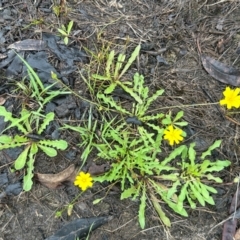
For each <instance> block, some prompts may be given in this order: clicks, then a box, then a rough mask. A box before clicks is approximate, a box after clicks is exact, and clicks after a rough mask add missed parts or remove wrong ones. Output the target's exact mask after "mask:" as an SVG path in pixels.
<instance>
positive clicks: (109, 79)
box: [92, 45, 141, 103]
mask: <svg viewBox="0 0 240 240" xmlns="http://www.w3.org/2000/svg"><path fill="white" fill-rule="evenodd" d="M139 51H140V45H138V46H137V47H136V48H135V50H134V51H133V52H132V54H131V56H130V58H129V59H128V61H127V63H126V64H125V65H124V67H123V63H124V61H125V58H126V55H124V54H122V53H120V54H119V55H118V58H117V62H116V63H115V65H114V55H115V52H114V50H112V51H111V52H110V54H109V55H108V57H107V62H106V67H105V72H104V74H103V75H99V74H92V78H93V79H95V80H100V81H101V82H103V83H108V87H107V88H106V89H105V90H104V94H110V93H112V92H113V90H114V89H115V88H116V87H117V86H119V87H121V88H122V89H123V90H124V91H126V92H127V93H129V94H130V95H131V96H132V97H133V98H134V99H135V100H137V101H138V102H139V103H141V100H140V99H139V97H138V95H137V94H136V93H135V92H134V91H132V85H133V84H132V81H121V78H122V76H123V75H124V74H125V73H126V72H127V70H128V69H129V67H130V66H131V65H132V63H133V62H134V61H135V60H136V58H137V56H138V54H139ZM122 68H123V69H122ZM121 69H122V70H121Z"/></svg>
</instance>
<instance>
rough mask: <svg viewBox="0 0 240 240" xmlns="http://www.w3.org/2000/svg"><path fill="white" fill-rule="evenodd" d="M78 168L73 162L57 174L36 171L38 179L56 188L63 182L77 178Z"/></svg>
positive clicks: (45, 184) (49, 186)
mask: <svg viewBox="0 0 240 240" xmlns="http://www.w3.org/2000/svg"><path fill="white" fill-rule="evenodd" d="M76 175H77V170H76V169H75V166H74V165H73V164H71V165H70V166H69V167H68V168H66V169H64V170H63V171H61V172H59V173H55V174H42V173H36V175H35V176H36V177H37V179H38V181H39V182H40V183H41V184H43V185H44V186H46V187H48V188H51V189H55V188H57V187H58V186H59V185H61V184H62V183H63V182H66V181H71V182H73V181H74V179H75V178H76Z"/></svg>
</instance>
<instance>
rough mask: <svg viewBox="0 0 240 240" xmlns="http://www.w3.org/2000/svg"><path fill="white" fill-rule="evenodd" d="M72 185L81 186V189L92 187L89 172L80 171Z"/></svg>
mask: <svg viewBox="0 0 240 240" xmlns="http://www.w3.org/2000/svg"><path fill="white" fill-rule="evenodd" d="M74 185H75V186H78V187H79V188H81V189H82V191H85V190H87V189H88V188H90V187H92V185H93V179H92V177H91V175H90V173H85V172H80V173H79V175H77V176H76V179H75V181H74Z"/></svg>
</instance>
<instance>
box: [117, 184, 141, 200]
mask: <svg viewBox="0 0 240 240" xmlns="http://www.w3.org/2000/svg"><path fill="white" fill-rule="evenodd" d="M136 192H137V189H136V187H135V186H131V187H130V188H127V189H125V190H124V191H123V192H122V194H121V200H123V199H126V198H129V197H131V196H132V195H133V194H135V193H136Z"/></svg>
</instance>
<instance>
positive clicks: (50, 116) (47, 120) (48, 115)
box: [37, 112, 54, 134]
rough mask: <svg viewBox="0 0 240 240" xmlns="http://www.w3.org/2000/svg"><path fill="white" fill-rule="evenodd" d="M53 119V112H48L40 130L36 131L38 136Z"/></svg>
mask: <svg viewBox="0 0 240 240" xmlns="http://www.w3.org/2000/svg"><path fill="white" fill-rule="evenodd" d="M53 119H54V112H49V113H48V114H47V115H46V117H45V118H44V119H43V122H42V124H41V126H40V128H39V129H38V130H37V133H38V134H41V133H42V132H43V131H44V130H45V128H46V127H47V126H48V125H49V123H50V122H51V121H53Z"/></svg>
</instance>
